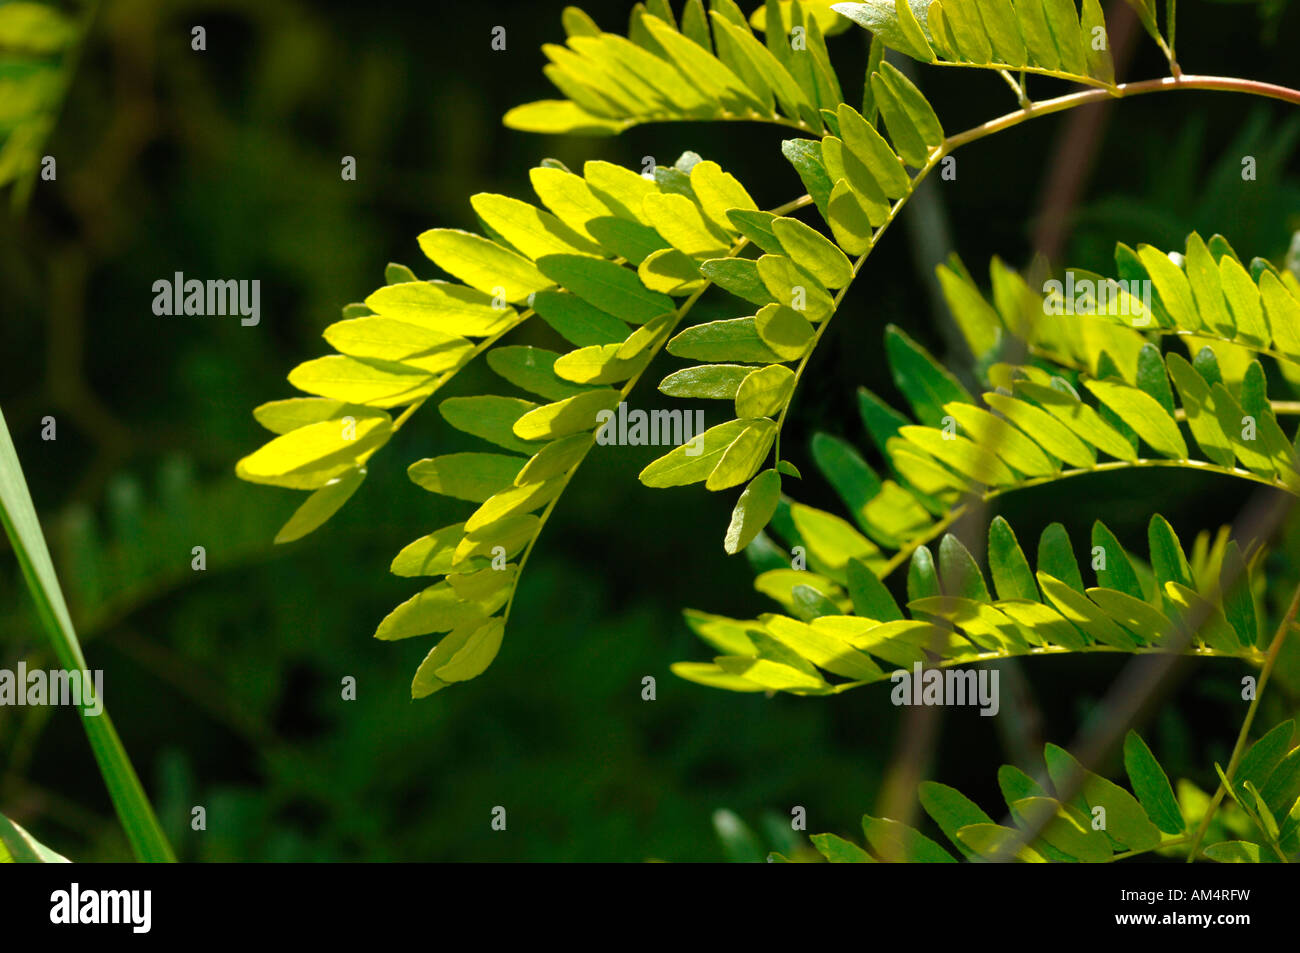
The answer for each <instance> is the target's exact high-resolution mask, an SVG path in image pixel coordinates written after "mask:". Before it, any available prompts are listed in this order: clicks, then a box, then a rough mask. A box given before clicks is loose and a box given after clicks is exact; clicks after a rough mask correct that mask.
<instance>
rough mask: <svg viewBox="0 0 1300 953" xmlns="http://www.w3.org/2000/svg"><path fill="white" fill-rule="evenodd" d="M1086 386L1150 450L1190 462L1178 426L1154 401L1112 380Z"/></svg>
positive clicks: (1138, 391)
mask: <svg viewBox="0 0 1300 953" xmlns="http://www.w3.org/2000/svg"><path fill="white" fill-rule="evenodd" d="M1084 386H1085V387H1087V388H1088V390H1090V391H1092V393H1093V394H1095V395H1096V397H1097V399H1098V400H1100V401H1101V402H1102V403H1103V404H1105V405H1106V406H1107V407H1109V408H1110V409H1111V410H1113V411H1114V412H1115V414H1116V415H1117V416H1118V417H1119V418H1120V420H1122V421H1124V423H1126V424H1128V425H1129V426H1130V427H1132V428H1133V429H1134V430H1135V431H1136V432H1137V434H1138V436H1139V437H1141V438H1142V439H1143V440H1145V441H1146V442H1147V445H1148V446H1150V447H1151V449H1153V450H1155V451H1156V452H1157V453H1159V454H1160V455H1162V456H1165V457H1170V458H1172V459H1175V460H1186V459H1187V444H1186V442H1185V441H1184V440H1183V435H1182V434H1181V433H1179V431H1178V424H1177V423H1175V422H1174V418H1173V416H1172V415H1170V414H1169V413H1168V412H1167V411H1166V410H1165V408H1163V407H1162V406H1161V405H1160V403H1159V402H1158V401H1156V399H1155V398H1153V397H1151V396H1149V395H1148V394H1146V393H1144V392H1143V391H1141V390H1138V389H1136V388H1133V387H1127V386H1124V385H1120V384H1114V383H1111V382H1110V381H1085V382H1084Z"/></svg>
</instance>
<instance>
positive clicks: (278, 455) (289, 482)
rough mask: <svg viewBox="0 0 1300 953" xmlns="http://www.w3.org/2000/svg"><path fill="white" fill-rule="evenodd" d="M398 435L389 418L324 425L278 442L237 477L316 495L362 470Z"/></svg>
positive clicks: (242, 465) (241, 467)
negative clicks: (370, 456)
mask: <svg viewBox="0 0 1300 953" xmlns="http://www.w3.org/2000/svg"><path fill="white" fill-rule="evenodd" d="M391 435H392V424H391V422H390V421H389V420H388V418H387V417H383V418H376V417H370V418H366V419H362V420H359V421H355V422H350V421H348V420H346V419H344V420H322V421H320V422H318V423H314V424H307V425H306V426H304V427H299V428H298V429H296V430H292V431H290V432H289V433H286V434H284V435H282V436H279V437H276V438H275V439H274V440H272V441H271V442H270V443H268V444H266V445H265V446H263V447H262V448H261V449H260V450H257V451H255V452H253V453H250V454H249V455H248V456H246V457H244V458H243V459H242V460H240V461H239V463H238V464H237V465H236V467H235V472H236V473H237V474H238V475H239V476H240V477H241V478H242V479H245V480H248V481H250V482H253V483H269V484H272V485H275V486H288V487H294V488H297V489H310V490H316V489H320V488H321V487H323V486H325V485H326V484H327V483H329V482H330V481H331V480H334V479H335V478H337V477H340V476H342V475H343V474H344V473H346V472H347V471H349V470H352V469H354V468H356V467H357V466H358V465H359V464H360V463H361V462H363V461H364V460H365V459H366V458H367V457H368V456H369V455H370V454H371V453H373V452H374V451H375V450H377V449H378V448H379V447H381V446H383V444H384V443H386V442H387V441H388V438H389V437H390V436H391Z"/></svg>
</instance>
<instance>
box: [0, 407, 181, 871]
mask: <svg viewBox="0 0 1300 953" xmlns="http://www.w3.org/2000/svg"><path fill="white" fill-rule="evenodd" d="M0 522H3V523H4V528H5V532H6V533H7V534H8V535H9V539H10V542H11V543H12V544H13V548H14V553H15V554H16V555H17V557H18V565H19V566H20V567H22V571H23V578H24V579H26V581H27V588H28V589H29V590H30V591H31V594H32V598H33V599H34V600H35V601H36V611H37V615H38V616H39V617H40V620H41V625H42V626H43V627H44V629H45V631H46V633H47V634H48V635H49V637H50V644H51V645H52V646H53V647H54V654H55V656H56V657H57V658H58V660H59V664H60V665H62V666H63V667H64V668H66V669H68V670H77V671H84V670H86V669H87V668H88V667H89V666H87V665H86V659H85V656H84V655H83V654H82V652H81V644H80V643H79V642H78V641H77V634H76V632H75V630H74V629H73V627H72V618H71V617H70V616H69V615H68V607H67V604H66V603H65V602H64V601H63V591H62V590H61V589H60V588H59V581H58V578H57V577H56V576H55V574H54V563H53V562H52V561H51V560H50V551H49V549H48V548H47V547H46V545H45V537H44V536H43V535H42V533H41V524H40V522H39V521H38V520H37V518H36V508H35V506H33V504H32V495H31V492H30V491H29V490H28V488H27V481H26V479H25V478H24V477H23V471H22V468H21V467H20V466H19V464H18V454H17V451H15V450H14V444H13V440H12V438H11V437H10V436H9V425H8V423H6V421H5V418H4V414H3V412H0ZM82 701H83V703H84V702H85V699H84V698H83V699H82ZM81 723H82V724H83V725H84V726H85V729H86V737H87V738H88V739H89V741H90V747H91V750H92V751H93V752H94V753H95V760H96V761H97V762H98V763H99V770H100V773H101V774H103V776H104V783H105V784H106V785H107V786H108V793H109V795H110V796H111V797H112V799H113V806H114V808H116V810H117V815H118V817H119V818H120V819H121V821H122V827H123V828H124V829H125V831H126V836H127V839H128V840H129V841H130V842H131V848H132V850H134V851H135V855H136V857H137V858H138V859H139V860H142V861H153V862H156V861H173V860H175V857H174V856H173V854H172V849H171V846H170V845H169V844H168V843H167V839H166V838H165V837H164V836H163V833H162V829H161V828H159V826H158V819H157V817H155V816H154V812H153V808H152V807H151V806H150V804H149V800H148V798H146V797H145V793H144V788H142V787H141V785H140V779H139V778H138V777H137V776H136V773H135V769H134V768H132V767H131V760H130V758H128V757H127V754H126V749H124V748H123V747H122V742H121V739H119V738H118V736H117V731H116V729H114V727H113V722H112V721H111V720H109V717H108V711H107V710H104V711H101V712H100V713H99V714H98V715H87V714H86V712H85V710H84V706H83V710H82V712H81Z"/></svg>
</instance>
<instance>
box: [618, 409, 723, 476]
mask: <svg viewBox="0 0 1300 953" xmlns="http://www.w3.org/2000/svg"><path fill="white" fill-rule="evenodd" d="M746 429H747V425H746V423H745V422H744V421H740V420H728V421H727V422H726V423H724V424H719V425H718V426H716V427H711V428H709V429H708V430H706V431H705V432H704V433H703V434H702V435H701V436H700V437H699V438H698V444H696V445H695V446H692V445H691V444H683V445H682V446H680V447H677V448H676V449H674V450H672V451H670V452H669V453H668V454H666V455H665V456H662V457H660V458H659V459H658V460H655V461H654V462H653V463H651V464H649V465H648V466H647V467H646V468H645V469H643V470H642V471H641V473H640V474H639V475H638V477H637V478H638V479H639V480H640V481H641V482H642V483H644V484H645V485H646V486H653V487H667V486H686V485H688V484H691V483H698V482H700V481H701V480H707V479H708V478H709V475H710V474H711V473H712V472H713V470H714V468H715V467H717V465H718V463H719V461H720V460H721V459H722V456H723V454H724V453H726V451H727V450H728V449H729V448H730V447H731V445H732V443H733V442H734V441H735V440H736V438H737V437H739V436H740V434H741V433H742V432H743V431H744V430H746ZM692 451H693V452H692Z"/></svg>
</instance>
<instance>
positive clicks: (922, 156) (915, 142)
mask: <svg viewBox="0 0 1300 953" xmlns="http://www.w3.org/2000/svg"><path fill="white" fill-rule="evenodd" d="M871 91H872V93H873V94H874V95H875V97H876V103H877V104H878V105H879V107H880V114H881V115H882V116H883V117H884V119H885V125H886V126H887V127H888V129H889V135H890V138H891V139H892V140H893V142H894V148H895V149H896V150H897V151H898V154H899V155H900V156H902V157H903V160H904V161H905V162H906V163H907V164H908V165H910V166H913V167H914V168H917V169H919V168H922V167H923V166H924V165H925V164H926V163H927V161H928V160H929V157H930V153H931V152H932V151H933V150H935V149H937V148H938V147H939V145H940V144H941V143H942V142H943V127H942V126H941V125H939V117H938V116H936V115H935V114H934V110H933V109H932V108H931V107H930V104H929V103H928V102H926V100H925V97H924V96H922V95H921V91H920V90H918V89H917V88H916V86H915V85H913V84H912V82H911V80H909V79H908V78H907V77H906V76H904V75H903V74H902V73H901V72H899V71H898V69H897V68H896V67H894V66H892V65H891V64H890V63H888V62H885V63H882V64H881V66H880V70H879V72H876V73H874V74H872V77H871Z"/></svg>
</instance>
